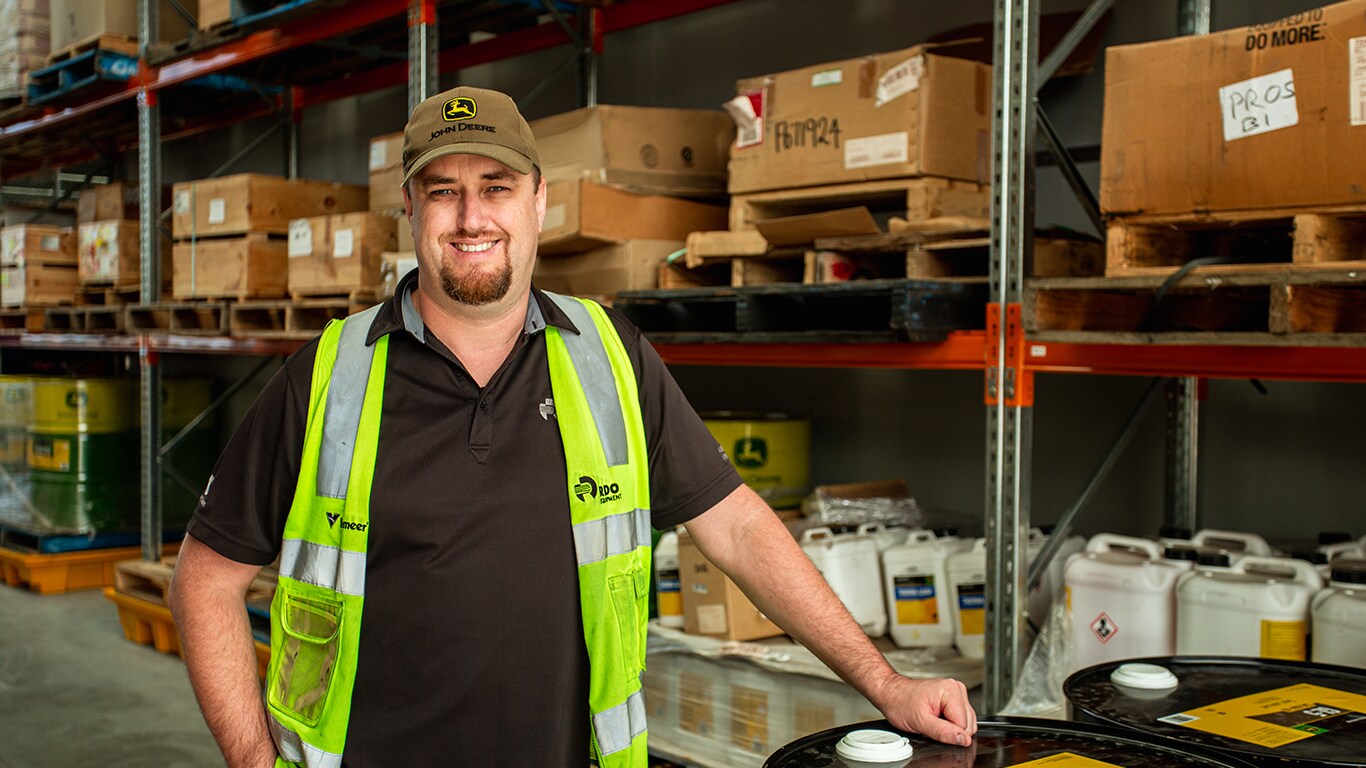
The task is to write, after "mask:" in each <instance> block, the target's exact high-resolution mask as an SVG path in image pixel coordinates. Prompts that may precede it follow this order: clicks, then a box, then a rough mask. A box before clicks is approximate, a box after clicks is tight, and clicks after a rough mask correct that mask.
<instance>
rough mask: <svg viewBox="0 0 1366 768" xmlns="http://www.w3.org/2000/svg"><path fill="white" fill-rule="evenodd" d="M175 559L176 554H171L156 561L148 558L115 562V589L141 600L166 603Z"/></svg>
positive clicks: (158, 603)
mask: <svg viewBox="0 0 1366 768" xmlns="http://www.w3.org/2000/svg"><path fill="white" fill-rule="evenodd" d="M175 561H176V558H175V556H174V555H171V556H168V557H163V558H161V560H160V561H158V562H155V563H154V562H150V561H147V560H124V561H122V562H119V563H115V564H114V589H115V590H116V591H118V592H119V593H121V594H124V595H128V596H130V597H136V598H138V599H139V600H145V601H147V602H149V603H155V604H157V605H166V604H167V603H166V591H167V590H168V589H169V588H170V586H171V574H173V573H174V572H175Z"/></svg>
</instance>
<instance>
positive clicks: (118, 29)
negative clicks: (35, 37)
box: [21, 0, 198, 53]
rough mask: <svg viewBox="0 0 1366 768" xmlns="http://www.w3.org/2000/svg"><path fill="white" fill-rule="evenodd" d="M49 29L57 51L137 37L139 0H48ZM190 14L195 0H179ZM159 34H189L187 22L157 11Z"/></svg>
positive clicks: (168, 37) (166, 37)
mask: <svg viewBox="0 0 1366 768" xmlns="http://www.w3.org/2000/svg"><path fill="white" fill-rule="evenodd" d="M47 1H48V8H49V11H50V15H49V19H50V20H51V30H52V50H53V52H54V53H55V52H60V51H62V49H64V48H73V47H79V46H82V45H86V44H87V43H95V42H96V41H98V39H99V38H100V37H102V36H109V37H116V38H124V39H136V38H137V36H138V0H97V1H95V2H92V1H91V0H47ZM21 2H22V0H21ZM180 3H181V5H182V6H183V7H185V8H186V10H188V11H189V12H190V15H191V16H194V14H195V13H196V12H197V11H198V8H197V3H196V2H195V0H180ZM158 19H159V27H158V35H157V36H158V38H159V40H160V41H165V42H175V41H178V40H184V39H185V38H186V37H187V36H189V31H190V25H189V23H188V22H187V21H185V19H184V17H182V16H181V15H180V14H178V13H175V12H173V11H171V10H170V9H169V8H168V9H166V12H164V13H161V14H158Z"/></svg>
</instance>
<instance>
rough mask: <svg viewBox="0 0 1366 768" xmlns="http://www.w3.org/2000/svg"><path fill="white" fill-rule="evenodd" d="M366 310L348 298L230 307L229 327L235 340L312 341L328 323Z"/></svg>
mask: <svg viewBox="0 0 1366 768" xmlns="http://www.w3.org/2000/svg"><path fill="white" fill-rule="evenodd" d="M366 306H367V305H366V304H364V303H356V302H353V301H351V300H350V299H346V298H339V299H296V300H294V301H255V302H240V303H233V304H229V305H228V311H229V314H228V318H229V319H228V327H229V331H230V332H231V334H232V335H233V336H244V337H253V338H261V339H311V338H313V337H314V336H317V335H318V334H320V333H322V331H323V329H324V328H326V327H327V323H328V322H329V321H331V320H337V319H342V318H345V317H347V316H348V315H351V314H354V313H356V312H358V311H360V310H361V309H364V308H365V307H366Z"/></svg>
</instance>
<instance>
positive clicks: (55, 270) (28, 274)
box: [0, 262, 78, 307]
mask: <svg viewBox="0 0 1366 768" xmlns="http://www.w3.org/2000/svg"><path fill="white" fill-rule="evenodd" d="M77 284H78V281H77V276H76V264H75V262H71V263H56V264H48V263H44V262H36V263H35V262H29V263H27V264H22V265H18V266H12V267H0V306H5V307H46V306H55V305H58V304H72V303H74V302H75V300H76V286H77Z"/></svg>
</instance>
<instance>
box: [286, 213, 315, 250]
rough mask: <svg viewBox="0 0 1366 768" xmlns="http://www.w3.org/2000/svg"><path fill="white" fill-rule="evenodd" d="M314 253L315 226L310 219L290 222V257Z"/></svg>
mask: <svg viewBox="0 0 1366 768" xmlns="http://www.w3.org/2000/svg"><path fill="white" fill-rule="evenodd" d="M312 255H313V227H312V225H310V224H309V223H308V219H295V220H293V221H291V222H289V257H290V258H291V259H293V258H297V257H299V256H312Z"/></svg>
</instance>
